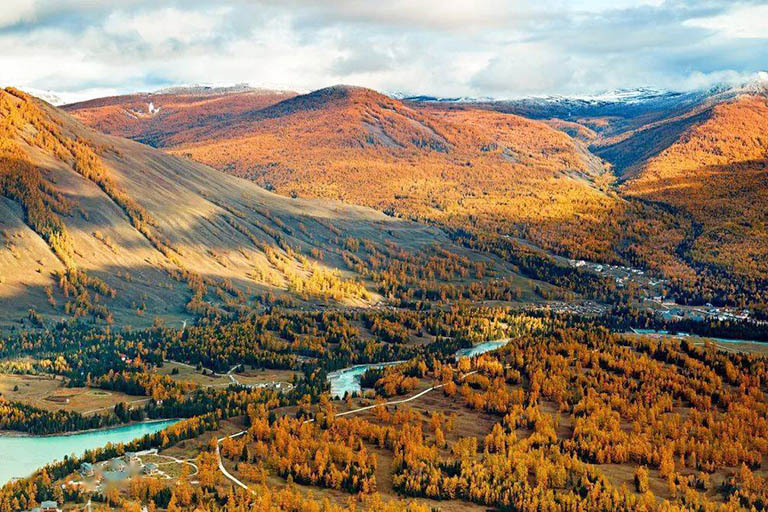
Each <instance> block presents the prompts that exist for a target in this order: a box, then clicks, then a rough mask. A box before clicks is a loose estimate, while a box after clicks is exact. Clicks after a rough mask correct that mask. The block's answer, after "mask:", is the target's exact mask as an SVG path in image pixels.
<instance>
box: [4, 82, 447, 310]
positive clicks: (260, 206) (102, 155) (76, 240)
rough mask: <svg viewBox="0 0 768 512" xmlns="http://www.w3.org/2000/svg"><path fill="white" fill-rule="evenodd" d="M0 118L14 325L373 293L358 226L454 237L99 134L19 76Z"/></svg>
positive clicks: (408, 238) (409, 239) (379, 232)
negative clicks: (364, 274)
mask: <svg viewBox="0 0 768 512" xmlns="http://www.w3.org/2000/svg"><path fill="white" fill-rule="evenodd" d="M0 125H1V127H2V129H1V130H0V144H1V145H0V150H1V152H0V159H1V161H0V196H2V197H0V213H2V215H0V229H1V230H2V240H0V241H1V242H2V244H3V245H2V248H0V277H2V280H0V308H2V309H3V315H2V319H0V321H2V322H3V324H4V325H7V322H11V321H17V320H18V319H19V318H21V317H29V319H28V321H32V322H33V323H34V322H36V321H37V318H36V315H37V314H38V313H39V314H41V315H42V316H43V318H47V317H48V316H51V317H59V316H61V317H64V316H83V317H88V318H94V319H96V320H97V321H117V322H120V323H131V324H133V325H140V324H146V323H150V322H152V320H153V318H154V316H155V315H160V316H164V317H166V318H169V319H171V320H173V319H178V320H181V319H182V318H184V317H185V316H186V315H187V314H188V313H190V312H193V311H194V312H196V313H200V312H202V313H203V314H217V311H216V309H215V308H216V307H217V306H220V305H226V306H228V310H229V311H232V310H234V309H236V305H237V304H238V303H253V302H254V301H256V302H258V301H260V300H261V301H264V302H266V301H267V299H266V297H267V296H268V295H269V296H270V297H275V296H276V297H278V298H279V297H281V296H284V297H286V300H288V299H290V300H296V301H298V303H299V304H300V303H301V302H305V301H310V302H311V301H313V300H322V301H326V302H327V301H330V302H334V303H338V304H357V305H365V304H372V303H375V302H376V301H377V300H379V299H378V297H377V295H376V293H375V292H372V291H371V290H368V289H366V286H365V284H363V283H361V282H360V280H359V279H358V276H356V275H355V274H354V273H353V272H350V271H348V270H345V269H346V266H345V265H344V264H343V262H342V260H341V257H340V251H339V247H340V246H341V244H343V243H344V240H345V239H346V238H347V237H352V236H355V237H359V238H360V239H366V240H371V241H373V242H375V243H390V244H398V245H402V246H403V247H405V248H418V247H420V246H421V245H423V244H428V243H429V244H431V243H434V242H438V243H445V242H446V238H445V236H444V235H442V234H441V233H440V232H438V231H437V230H435V229H431V228H426V227H423V226H419V225H417V224H414V223H411V222H405V221H401V220H397V219H393V218H391V217H388V216H386V215H384V214H383V213H380V212H376V211H374V210H370V209H366V208H363V207H359V206H350V205H343V204H341V203H336V202H329V201H322V202H319V201H314V200H306V199H290V198H287V197H283V196H278V195H276V194H273V193H271V192H268V191H266V190H264V189H262V188H260V187H258V186H257V185H255V184H253V183H252V182H249V181H245V180H242V179H239V178H236V177H233V176H229V175H226V174H223V173H221V172H218V171H216V170H214V169H211V168H210V167H207V166H205V165H203V164H198V163H195V162H191V161H189V160H186V159H181V158H177V157H175V156H172V155H168V154H166V153H163V152H160V151H158V150H155V149H153V148H151V147H149V146H145V145H142V144H138V143H135V142H132V141H129V140H126V139H122V138H118V137H112V136H106V135H102V134H99V133H97V132H94V131H92V130H90V129H88V128H85V127H84V126H83V125H81V124H80V123H79V122H77V121H75V120H74V119H72V118H71V117H69V116H67V115H66V114H64V113H63V112H61V111H60V110H57V109H55V108H53V107H51V106H49V105H47V104H44V103H42V102H39V101H37V100H35V99H33V98H31V97H28V96H26V95H24V94H23V93H20V92H18V91H16V90H13V89H9V90H7V91H2V92H0ZM310 254H311V255H310ZM339 268H340V269H341V271H338V270H337V269H339ZM29 310H34V312H33V313H29Z"/></svg>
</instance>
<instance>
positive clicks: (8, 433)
mask: <svg viewBox="0 0 768 512" xmlns="http://www.w3.org/2000/svg"><path fill="white" fill-rule="evenodd" d="M181 420H182V418H158V419H151V420H144V421H132V422H131V423H115V424H114V425H107V426H104V427H99V428H87V429H84V430H70V431H68V432H58V433H56V434H31V433H29V432H22V431H20V430H0V437H33V438H41V439H42V438H45V437H62V436H75V435H79V434H88V433H91V432H102V431H104V430H114V429H116V428H123V427H130V426H133V425H151V424H152V423H164V422H168V421H172V422H174V423H176V422H179V421H181Z"/></svg>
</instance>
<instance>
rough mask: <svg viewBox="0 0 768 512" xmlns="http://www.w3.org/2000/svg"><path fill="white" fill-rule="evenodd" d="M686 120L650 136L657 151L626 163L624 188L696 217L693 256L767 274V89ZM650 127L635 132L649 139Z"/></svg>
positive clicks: (737, 98) (727, 102)
mask: <svg viewBox="0 0 768 512" xmlns="http://www.w3.org/2000/svg"><path fill="white" fill-rule="evenodd" d="M686 124H687V126H686V127H685V128H684V129H683V130H680V131H678V130H677V129H675V130H673V131H674V132H677V133H675V136H674V137H672V136H670V137H669V140H666V141H658V140H654V141H653V144H655V145H656V150H655V151H654V154H653V155H652V156H650V158H646V159H642V160H639V161H638V162H637V163H636V164H635V165H634V167H633V168H631V171H632V172H631V174H630V175H629V176H628V177H627V181H626V183H624V184H623V186H622V188H623V190H624V191H625V192H626V193H627V194H628V195H631V196H633V197H639V198H642V199H644V200H649V201H654V202H658V203H664V204H666V205H670V206H672V207H673V208H675V209H676V210H678V211H680V212H682V213H683V214H684V215H686V216H690V218H692V219H693V221H694V222H695V225H696V233H695V237H694V238H693V239H692V240H691V242H690V257H691V259H692V260H693V261H696V262H700V263H703V264H712V265H716V266H718V267H724V268H726V269H728V270H730V271H735V272H738V273H740V274H746V275H756V276H760V277H761V278H764V279H765V278H768V229H767V225H768V201H766V197H767V196H768V135H767V134H768V96H766V95H765V94H743V95H740V96H738V97H735V98H733V99H732V100H729V101H724V102H721V103H718V104H716V105H714V106H711V107H709V108H707V109H706V110H704V111H701V112H698V113H696V114H695V115H693V116H691V117H689V118H688V120H687V121H686ZM667 129H668V128H667ZM654 130H656V131H658V128H651V129H649V130H644V131H642V132H640V133H638V134H635V135H633V137H632V138H634V139H638V138H639V139H641V140H642V139H643V138H645V139H646V140H647V139H653V138H655V137H656V135H651V134H650V133H649V132H653V131H654ZM660 142H661V143H660ZM648 145H651V143H650V142H649V143H648Z"/></svg>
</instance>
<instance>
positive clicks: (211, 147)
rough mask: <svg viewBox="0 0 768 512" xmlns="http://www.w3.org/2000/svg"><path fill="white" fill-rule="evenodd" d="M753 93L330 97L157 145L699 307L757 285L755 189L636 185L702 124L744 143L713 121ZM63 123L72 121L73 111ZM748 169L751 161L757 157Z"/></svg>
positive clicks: (759, 247) (354, 93)
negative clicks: (607, 269) (552, 255)
mask: <svg viewBox="0 0 768 512" xmlns="http://www.w3.org/2000/svg"><path fill="white" fill-rule="evenodd" d="M758 78H759V77H758ZM761 83H762V82H760V80H758V81H757V82H756V83H745V84H741V85H739V86H737V87H725V86H721V87H714V88H711V89H709V90H705V91H692V92H686V93H677V92H669V91H659V90H653V89H643V90H636V91H618V92H614V93H611V94H604V95H600V96H597V97H583V98H564V97H550V98H529V99H523V100H514V101H482V100H481V101H467V100H462V101H448V100H444V101H433V100H432V99H430V98H410V99H408V100H399V99H395V98H391V97H388V96H385V95H382V94H380V93H377V92H375V91H372V90H370V89H365V88H360V87H351V86H335V87H330V88H326V89H321V90H318V91H314V92H312V93H310V94H304V95H296V96H293V97H291V98H287V99H285V100H283V101H279V102H276V103H273V104H270V105H267V106H265V107H263V108H254V109H247V110H241V111H238V112H236V113H233V114H232V115H227V116H225V117H224V118H222V119H216V118H213V117H212V118H210V119H208V120H206V121H205V122H201V123H199V124H194V125H188V126H186V127H179V129H178V130H174V131H173V132H172V133H170V132H169V133H167V134H163V135H161V138H162V141H163V144H164V149H165V150H166V151H168V152H170V153H173V154H176V155H178V156H182V157H185V158H189V159H192V160H195V161H200V162H204V163H206V164H209V165H211V166H213V167H216V168H218V169H221V170H224V171H225V172H227V173H230V174H234V175H237V176H241V177H245V178H248V179H250V180H253V181H255V182H257V183H259V184H261V185H263V186H265V187H267V188H269V189H272V190H274V191H276V192H278V193H280V194H283V195H289V196H297V197H315V198H323V199H336V200H342V201H344V202H347V203H354V204H360V205H364V206H369V207H372V208H375V209H377V210H380V211H384V212H387V213H389V214H392V215H395V216H399V217H404V218H411V219H415V220H419V221H423V222H428V223H433V224H437V225H439V226H441V227H444V228H447V229H448V230H449V231H454V232H456V231H461V232H464V231H469V232H471V233H473V234H475V235H478V236H483V237H485V236H490V237H497V236H499V235H501V236H506V237H514V238H522V239H525V240H528V241H530V242H533V243H534V244H536V245H538V246H540V247H543V248H545V249H548V250H551V251H554V252H556V253H558V254H561V255H564V256H568V257H571V258H580V259H588V260H594V261H601V262H608V263H619V264H624V265H630V266H637V267H642V268H646V269H649V270H651V271H652V272H654V273H657V274H659V275H665V276H667V277H669V278H673V279H675V282H676V283H684V284H681V285H680V286H681V288H685V289H689V288H690V287H695V288H696V289H697V290H698V291H697V292H695V293H694V292H691V293H693V294H694V296H695V297H696V298H695V299H692V300H697V301H698V300H704V301H705V302H706V301H708V299H707V298H706V297H714V296H717V297H720V298H721V299H722V298H723V297H725V296H726V295H729V294H730V292H729V291H728V290H730V289H732V287H733V286H734V283H735V281H733V280H732V278H733V279H737V278H735V277H734V276H733V274H732V273H733V272H738V274H739V276H740V277H738V280H739V282H738V283H737V285H736V288H738V289H739V290H741V291H740V292H739V293H740V294H742V295H741V296H746V295H749V294H751V293H752V292H751V291H750V290H754V289H758V288H760V287H761V286H762V284H761V283H762V282H763V281H762V279H763V276H764V271H763V268H764V265H763V264H762V263H761V262H760V258H761V257H762V255H763V252H762V251H763V250H764V248H765V247H768V244H766V243H765V241H764V240H763V238H762V234H761V233H762V231H761V229H760V228H759V223H758V222H757V219H760V218H761V215H762V207H761V206H760V204H759V203H760V201H758V200H757V199H756V198H758V197H760V195H759V194H760V193H761V190H762V184H761V183H756V182H752V181H749V182H748V183H744V187H746V188H748V189H749V190H742V189H740V188H739V187H738V186H736V185H735V184H733V183H728V181H727V180H725V181H722V182H718V184H717V187H716V188H711V187H713V186H714V185H713V184H712V183H714V182H713V180H714V178H711V177H710V178H706V179H705V178H704V176H705V175H707V173H706V172H701V173H700V172H696V171H691V169H688V170H685V171H684V172H685V173H687V176H688V177H687V179H688V180H689V182H690V183H689V185H690V187H691V189H692V190H698V191H699V193H698V194H695V195H693V194H688V195H686V194H683V193H681V194H680V195H679V197H677V198H673V197H672V196H673V194H669V193H668V191H669V190H670V188H669V187H670V186H671V185H669V183H671V181H668V183H667V184H663V185H659V187H664V188H659V189H658V190H663V192H658V193H657V192H656V188H655V187H656V185H654V184H653V182H652V180H650V177H651V176H655V175H657V174H658V173H657V172H656V171H654V170H653V169H658V168H659V166H667V164H662V163H661V160H657V159H659V158H661V155H666V157H669V158H671V156H670V155H671V154H672V152H673V150H675V151H676V149H670V150H669V151H667V150H668V149H669V148H684V147H685V146H684V145H681V144H682V143H683V141H685V140H687V138H688V137H690V136H691V134H699V135H698V136H699V137H701V139H702V140H706V138H707V137H708V135H707V134H706V133H707V130H709V129H710V125H709V124H707V122H708V120H711V119H712V118H713V116H716V117H718V118H720V117H722V116H726V117H731V118H732V120H731V121H729V122H727V123H726V124H728V123H731V122H736V123H738V122H744V123H745V126H744V127H743V128H744V130H745V131H746V132H749V133H751V134H752V135H754V136H755V137H758V136H759V133H760V130H761V129H762V128H761V126H762V125H761V124H760V122H759V120H758V119H757V118H754V119H753V118H752V117H749V116H747V117H744V118H743V119H741V118H740V116H741V114H740V113H738V112H736V111H734V112H732V113H730V114H729V112H730V108H729V107H728V106H729V105H738V104H740V102H741V101H742V98H752V97H755V93H759V92H760V91H761V87H762V86H761ZM757 97H760V96H759V94H758V96H757ZM68 109H69V110H70V111H71V112H72V113H73V115H75V116H79V117H80V118H82V119H84V120H85V121H86V122H88V119H87V118H86V117H85V116H84V114H83V112H82V111H81V109H80V107H77V106H72V107H68ZM758 117H759V116H758ZM740 119H741V120H740ZM723 135H724V136H726V137H732V140H731V142H726V141H724V142H723V144H726V145H728V144H734V145H737V144H741V142H740V140H739V137H740V136H738V135H737V134H736V133H735V132H733V133H728V132H727V131H726V133H724V134H723ZM755 143H756V145H757V146H761V144H762V138H760V140H757V139H756V142H755ZM680 150H681V151H683V150H684V149H680ZM719 150H720V149H717V148H712V151H719ZM665 151H666V153H665ZM684 151H688V150H684ZM750 155H751V156H750V158H756V159H758V160H759V151H758V152H756V153H755V154H752V153H750ZM731 157H732V158H734V159H738V158H739V156H738V155H736V154H731ZM702 158H703V157H702ZM702 161H706V159H704V160H702ZM735 161H739V160H735ZM720 163H721V165H722V163H723V162H722V161H721V162H720ZM754 165H756V166H759V165H761V164H760V163H759V162H755V163H754ZM754 165H753V166H754ZM681 172H683V171H681ZM640 176H646V178H643V179H642V180H641V179H640ZM729 176H731V177H733V175H729ZM745 176H746V175H745ZM755 176H757V177H758V178H760V177H761V176H762V175H761V174H759V173H757V174H756V175H755ZM673 179H674V178H672V177H671V176H670V177H669V178H668V180H673ZM710 182H711V183H710ZM752 190H754V193H753V192H751V191H752ZM667 196H669V197H668V198H667ZM725 197H731V199H730V204H726V203H725V202H724V201H723V198H725ZM740 202H743V204H738V203H740ZM706 205H709V206H706ZM744 208H748V210H749V219H751V220H749V221H747V222H748V223H749V227H746V228H745V229H739V230H737V229H735V228H734V227H733V226H732V223H733V222H736V221H737V219H738V218H739V217H740V216H741V215H742V213H743V212H744ZM707 216H709V217H710V218H711V219H726V220H727V225H728V228H727V229H726V228H723V229H726V234H727V236H726V237H727V238H729V239H730V240H733V241H734V242H733V243H729V244H726V245H725V247H727V248H728V249H731V248H737V247H739V246H738V244H736V242H735V240H737V239H738V238H739V237H740V236H741V235H743V234H745V233H746V234H747V236H746V238H744V240H745V242H744V243H745V244H746V245H748V246H749V247H751V249H750V251H749V252H748V254H750V257H749V259H748V261H749V262H748V263H746V264H745V265H739V264H738V263H736V262H734V261H733V260H734V257H733V256H732V255H731V254H733V253H728V252H725V251H723V252H720V251H716V250H715V249H714V243H713V242H712V241H707V240H708V238H707V237H709V238H711V239H712V240H717V239H720V238H722V236H721V235H720V234H718V233H721V231H722V230H721V229H720V228H718V226H719V224H718V223H717V222H712V221H710V220H708V218H707ZM755 226H757V228H755ZM710 227H714V228H715V230H714V231H712V230H711V229H710ZM755 229H756V230H755ZM723 236H725V235H723ZM702 237H703V238H702ZM741 249H743V247H741ZM686 293H688V292H686ZM712 300H714V299H712Z"/></svg>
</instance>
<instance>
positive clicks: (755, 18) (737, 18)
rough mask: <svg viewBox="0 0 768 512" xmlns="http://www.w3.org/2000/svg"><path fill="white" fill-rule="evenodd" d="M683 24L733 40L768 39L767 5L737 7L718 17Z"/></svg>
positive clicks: (687, 21)
mask: <svg viewBox="0 0 768 512" xmlns="http://www.w3.org/2000/svg"><path fill="white" fill-rule="evenodd" d="M684 24H685V25H687V26H691V27H701V28H706V29H709V30H713V31H715V32H716V33H718V34H720V35H723V36H725V37H729V38H734V39H753V38H756V39H768V5H751V6H746V7H739V8H736V9H733V10H732V11H729V12H727V13H725V14H721V15H718V16H711V17H705V18H693V19H690V20H686V21H685V23H684Z"/></svg>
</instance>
